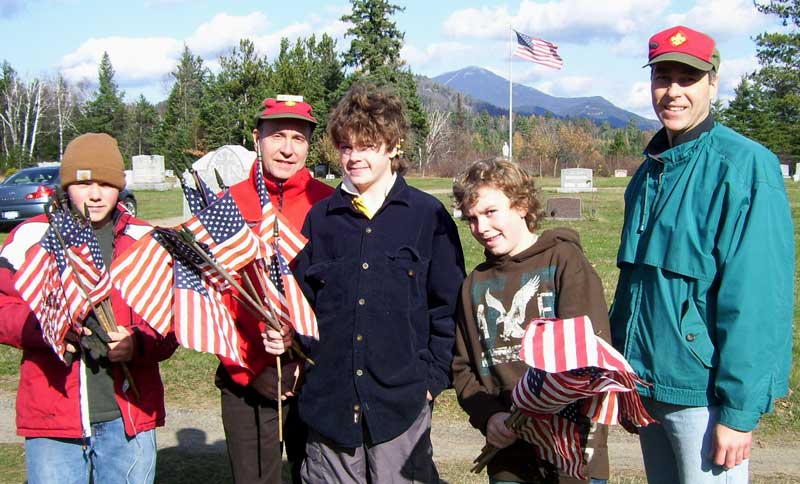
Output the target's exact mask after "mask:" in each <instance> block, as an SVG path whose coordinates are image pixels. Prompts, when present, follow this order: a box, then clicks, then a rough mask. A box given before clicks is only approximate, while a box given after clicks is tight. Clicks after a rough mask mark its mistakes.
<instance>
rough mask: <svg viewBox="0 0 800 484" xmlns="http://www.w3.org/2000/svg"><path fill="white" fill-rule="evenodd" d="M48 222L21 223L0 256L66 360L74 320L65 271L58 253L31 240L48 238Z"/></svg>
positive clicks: (53, 345)
mask: <svg viewBox="0 0 800 484" xmlns="http://www.w3.org/2000/svg"><path fill="white" fill-rule="evenodd" d="M47 230H48V224H46V223H37V222H29V223H27V224H25V225H22V226H20V228H19V229H17V230H16V231H15V232H14V233H13V234H12V235H11V239H10V240H8V241H7V243H6V244H5V245H4V246H3V250H2V252H0V257H3V258H4V259H6V260H7V261H8V262H9V264H10V265H11V266H12V267H13V268H14V270H15V273H14V278H13V280H14V287H15V288H16V289H17V291H18V292H19V294H20V297H21V298H22V300H23V301H25V302H26V303H27V304H28V307H30V308H31V311H32V312H33V314H34V315H36V319H37V320H39V324H40V325H41V328H42V335H43V337H44V340H45V342H47V344H48V345H49V346H50V347H51V348H53V351H55V353H56V355H58V357H59V358H61V360H62V361H63V359H64V352H65V351H66V345H65V344H64V336H65V335H66V333H67V331H68V330H69V328H70V326H71V325H72V323H73V320H72V317H71V315H70V312H69V303H68V302H67V297H66V294H65V293H64V287H63V285H62V279H61V274H60V273H59V270H58V266H57V265H56V261H55V256H54V254H52V253H50V252H49V251H48V250H47V249H46V248H45V247H43V246H42V245H41V243H38V242H37V243H35V244H33V245H30V241H31V240H36V239H41V238H43V237H46V235H47V233H48V232H47Z"/></svg>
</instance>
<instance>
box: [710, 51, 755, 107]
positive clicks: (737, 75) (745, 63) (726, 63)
mask: <svg viewBox="0 0 800 484" xmlns="http://www.w3.org/2000/svg"><path fill="white" fill-rule="evenodd" d="M758 67H759V66H758V60H757V59H756V58H755V56H751V57H742V58H738V59H730V60H725V59H723V62H722V64H720V67H719V74H720V76H719V92H718V93H717V96H718V97H719V98H720V99H722V100H729V99H732V98H733V96H734V89H735V88H736V87H737V86H738V85H739V82H741V80H742V76H743V75H745V74H749V73H751V72H753V71H755V70H756V69H758Z"/></svg>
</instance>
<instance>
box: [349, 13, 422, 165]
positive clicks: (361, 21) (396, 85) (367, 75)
mask: <svg viewBox="0 0 800 484" xmlns="http://www.w3.org/2000/svg"><path fill="white" fill-rule="evenodd" d="M350 3H351V5H352V11H351V13H350V15H344V16H342V17H341V20H342V21H343V22H350V23H351V27H350V28H348V29H347V32H346V33H345V36H346V37H352V38H353V39H352V40H351V41H350V49H349V50H348V51H347V52H345V54H344V63H345V66H350V67H353V68H355V73H354V75H352V76H350V77H349V78H348V79H347V80H346V81H345V82H344V83H342V87H341V89H342V91H341V92H342V93H343V92H344V90H346V89H347V88H349V86H350V85H351V84H352V83H353V82H355V81H359V80H366V81H369V82H372V83H374V84H375V85H377V86H378V87H384V86H389V87H391V88H393V89H394V90H395V91H396V92H397V94H398V95H399V96H400V97H401V98H402V99H403V101H404V104H405V110H406V116H407V117H408V121H409V124H410V128H411V129H410V132H409V135H408V139H406V140H404V141H403V146H402V150H403V152H404V153H405V156H406V157H407V158H410V159H412V160H413V159H416V157H417V156H418V153H419V152H420V148H421V146H422V145H423V144H424V140H425V138H426V136H427V135H428V121H427V117H426V116H425V111H424V110H423V108H422V101H421V100H420V98H419V96H418V95H417V84H416V82H415V81H414V75H413V74H412V72H411V70H410V69H407V68H404V67H403V62H402V60H401V59H400V48H401V47H402V45H403V36H404V34H403V33H402V32H400V31H399V30H398V29H397V26H396V25H395V23H394V21H392V20H391V18H390V17H391V16H392V15H393V14H394V13H395V12H398V11H399V12H402V11H403V10H404V8H402V7H399V6H397V5H394V4H391V3H389V2H388V1H386V0H350Z"/></svg>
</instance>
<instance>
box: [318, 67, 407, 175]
mask: <svg viewBox="0 0 800 484" xmlns="http://www.w3.org/2000/svg"><path fill="white" fill-rule="evenodd" d="M406 131H408V121H407V120H406V117H405V114H404V111H403V101H402V99H400V97H399V96H397V95H396V94H394V93H392V92H389V91H387V90H385V89H379V88H377V87H376V86H374V85H372V84H368V83H362V82H357V83H355V84H353V85H352V86H350V89H349V90H348V91H347V93H346V94H345V95H344V97H343V98H342V100H341V101H339V104H337V105H336V108H334V110H333V112H332V113H331V115H330V117H329V118H328V134H329V135H330V137H331V140H333V144H334V145H336V146H337V147H339V146H341V145H343V144H347V143H352V144H355V145H365V144H379V143H384V144H386V149H387V150H389V151H391V150H392V149H393V148H395V147H397V146H399V145H400V143H401V141H402V140H403V137H404V136H405V134H406ZM405 169H406V165H405V163H404V162H403V161H401V160H400V153H398V156H396V157H395V158H394V159H392V171H394V172H398V173H400V174H403V172H404V171H405Z"/></svg>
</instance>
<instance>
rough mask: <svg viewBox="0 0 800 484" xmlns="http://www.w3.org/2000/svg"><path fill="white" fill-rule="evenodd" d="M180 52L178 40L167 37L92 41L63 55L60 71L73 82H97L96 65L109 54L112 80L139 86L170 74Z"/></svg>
mask: <svg viewBox="0 0 800 484" xmlns="http://www.w3.org/2000/svg"><path fill="white" fill-rule="evenodd" d="M182 49H183V44H182V43H181V42H180V41H178V40H176V39H172V38H169V37H139V38H132V37H105V38H99V39H94V38H92V39H89V40H87V41H86V42H84V43H83V44H81V46H80V47H78V49H77V50H76V51H74V52H72V53H70V54H67V55H66V56H64V58H63V59H62V62H61V65H60V69H59V70H60V71H61V72H62V73H63V74H64V77H66V78H67V79H68V80H70V81H72V82H79V81H81V80H82V79H88V80H89V81H91V82H97V66H98V65H99V63H100V59H101V58H102V57H103V52H108V56H109V58H110V59H111V65H112V66H113V67H114V71H115V76H114V79H115V80H116V81H117V82H118V83H119V84H120V85H125V84H138V83H141V82H145V81H150V80H153V79H155V78H158V77H161V76H163V75H164V74H165V73H167V72H170V71H171V70H172V69H173V68H174V67H175V62H176V59H177V58H178V56H179V55H180V52H181V50H182Z"/></svg>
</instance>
